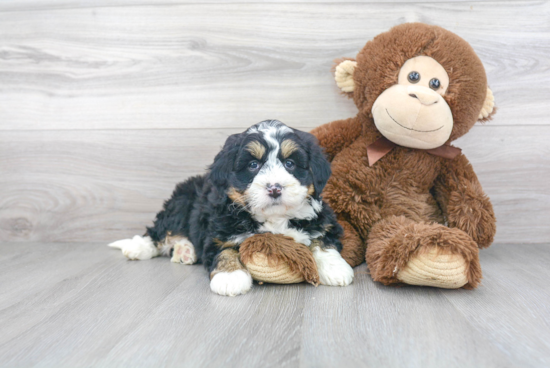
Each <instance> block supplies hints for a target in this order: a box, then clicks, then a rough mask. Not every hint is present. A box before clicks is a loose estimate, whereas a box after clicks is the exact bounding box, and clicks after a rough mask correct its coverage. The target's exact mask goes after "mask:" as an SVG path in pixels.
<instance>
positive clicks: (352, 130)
mask: <svg viewBox="0 0 550 368" xmlns="http://www.w3.org/2000/svg"><path fill="white" fill-rule="evenodd" d="M361 131H362V126H361V122H360V121H359V119H357V118H349V119H345V120H336V121H333V122H332V123H328V124H324V125H321V126H320V127H317V128H315V129H313V130H312V131H311V134H313V135H314V136H315V137H317V139H318V140H319V144H320V145H321V147H323V148H324V149H325V153H326V155H327V159H328V160H329V161H332V159H333V158H334V156H336V155H337V154H338V152H340V151H341V150H343V149H344V148H346V147H347V146H349V145H350V144H352V143H353V142H354V141H355V140H356V139H357V137H359V136H360V135H361Z"/></svg>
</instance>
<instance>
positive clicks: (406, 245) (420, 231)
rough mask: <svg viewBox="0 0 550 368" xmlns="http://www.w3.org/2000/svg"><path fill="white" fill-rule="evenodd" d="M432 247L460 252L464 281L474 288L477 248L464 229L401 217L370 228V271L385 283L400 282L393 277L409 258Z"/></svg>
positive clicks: (476, 282) (368, 259) (394, 217)
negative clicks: (464, 274)
mask: <svg viewBox="0 0 550 368" xmlns="http://www.w3.org/2000/svg"><path fill="white" fill-rule="evenodd" d="M433 247H436V248H438V250H439V251H440V252H441V253H444V254H449V253H452V254H460V255H461V256H462V257H463V258H464V260H465V261H466V264H467V265H468V270H467V277H468V284H466V285H465V286H464V287H465V288H475V287H476V286H477V285H478V283H479V280H480V279H481V268H480V266H479V257H478V253H479V252H478V248H477V245H476V243H475V242H474V241H473V240H472V238H470V237H469V236H468V234H466V233H465V232H464V231H462V230H460V229H456V228H448V227H446V226H443V225H439V224H434V223H426V222H415V221H412V220H410V219H408V218H406V217H405V216H392V217H389V218H386V219H384V220H382V221H380V222H378V223H377V224H376V225H374V226H373V227H372V230H371V233H370V236H369V247H368V249H367V263H368V265H369V269H370V272H371V274H375V275H377V281H380V282H382V283H383V284H385V285H389V284H394V283H400V282H401V281H399V280H398V279H397V277H396V275H397V273H398V272H399V270H401V269H403V268H404V267H405V266H406V265H407V263H408V261H409V259H410V258H411V257H412V256H413V255H415V254H419V253H422V252H427V251H429V250H430V248H433Z"/></svg>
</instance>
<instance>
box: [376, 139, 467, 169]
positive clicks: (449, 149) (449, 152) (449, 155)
mask: <svg viewBox="0 0 550 368" xmlns="http://www.w3.org/2000/svg"><path fill="white" fill-rule="evenodd" d="M394 147H397V144H395V143H393V142H392V141H390V140H388V139H387V138H386V137H380V138H378V139H377V140H376V141H374V143H371V144H369V145H368V146H367V157H368V159H369V166H372V165H374V163H375V162H376V161H378V160H380V159H381V158H382V157H384V156H385V155H386V154H387V153H389V152H390V151H391V150H392V149H393V148H394ZM425 151H426V152H428V153H429V154H430V155H434V156H439V157H443V158H446V159H449V160H452V159H454V158H455V157H456V156H458V155H459V154H460V152H462V150H461V149H460V148H457V147H453V146H449V145H443V146H439V147H437V148H432V149H429V150H425Z"/></svg>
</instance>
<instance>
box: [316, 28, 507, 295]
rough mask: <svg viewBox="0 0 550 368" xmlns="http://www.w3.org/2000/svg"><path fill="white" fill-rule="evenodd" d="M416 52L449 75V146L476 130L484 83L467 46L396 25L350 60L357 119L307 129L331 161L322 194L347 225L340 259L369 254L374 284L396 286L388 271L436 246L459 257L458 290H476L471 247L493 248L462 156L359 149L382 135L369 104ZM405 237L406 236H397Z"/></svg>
mask: <svg viewBox="0 0 550 368" xmlns="http://www.w3.org/2000/svg"><path fill="white" fill-rule="evenodd" d="M419 55H426V56H430V57H432V58H434V59H435V60H437V61H438V62H439V63H440V64H441V65H442V66H443V67H444V68H445V70H446V71H447V73H448V75H449V78H450V84H449V87H448V89H447V92H446V94H445V95H444V99H445V101H446V102H447V103H448V104H449V106H450V107H451V110H452V113H453V119H454V127H453V131H452V133H451V137H450V139H449V142H450V141H453V140H455V139H456V138H458V137H460V136H462V135H464V134H465V133H467V132H468V131H469V130H470V128H471V127H472V126H473V125H474V124H475V122H476V121H477V117H478V115H479V113H480V111H481V108H482V106H483V102H484V100H485V95H486V91H487V79H486V76H485V70H484V68H483V65H482V64H481V61H480V60H479V58H478V57H477V55H476V54H475V52H474V51H473V49H472V48H471V47H470V45H469V44H468V43H467V42H466V41H464V40H462V39H461V38H460V37H458V36H457V35H455V34H453V33H451V32H449V31H446V30H444V29H442V28H440V27H437V26H430V25H425V24H419V23H409V24H403V25H400V26H397V27H394V28H393V29H391V30H390V31H389V32H386V33H383V34H380V35H379V36H377V37H375V38H374V39H373V40H372V41H369V42H368V43H367V44H366V46H365V47H364V48H363V50H361V52H360V53H359V54H358V56H357V67H356V70H355V72H354V81H355V91H354V92H353V95H352V97H353V99H354V101H355V103H356V105H357V107H358V108H359V113H358V115H357V116H356V117H354V118H350V119H346V120H339V121H335V122H332V123H329V124H325V125H323V126H320V127H318V128H316V129H314V130H313V131H312V133H313V134H314V135H315V136H316V137H317V138H318V140H319V142H320V144H321V146H323V147H324V148H325V150H326V152H327V155H328V157H329V159H330V160H332V177H331V178H330V180H329V182H328V184H327V186H326V187H325V190H324V192H323V198H324V199H325V200H326V201H327V202H328V203H329V204H330V205H331V207H332V208H333V209H334V211H335V212H336V213H337V215H338V218H339V222H340V224H341V225H342V226H343V227H344V229H345V236H344V238H343V241H342V244H343V247H344V248H343V251H342V256H343V257H344V259H346V261H348V263H350V264H351V265H352V266H356V265H358V264H359V263H361V262H363V260H364V256H365V251H364V249H365V248H367V252H366V256H367V263H368V265H369V268H370V271H371V275H372V277H373V279H374V280H375V281H381V282H383V283H385V284H387V283H393V282H397V281H396V280H397V279H396V278H395V275H394V270H395V267H396V266H397V267H398V268H399V267H402V266H403V265H405V264H406V263H407V261H408V260H409V259H410V257H411V256H412V255H414V254H416V252H420V251H425V250H426V249H429V248H430V247H442V248H446V249H448V250H450V251H451V252H453V253H455V254H461V255H462V256H463V257H464V258H465V259H466V261H467V262H468V263H469V271H468V281H469V283H468V284H467V285H466V287H476V286H477V285H478V283H479V280H480V279H481V269H480V266H479V260H478V256H477V252H478V251H477V247H487V246H489V245H490V244H491V242H492V240H493V237H494V234H495V231H496V225H495V216H494V213H493V208H492V205H491V203H490V201H489V199H488V198H487V196H486V195H485V194H484V192H483V190H482V188H481V185H480V184H479V181H478V179H477V177H476V175H475V173H474V171H473V168H472V166H471V165H470V163H469V162H468V160H467V159H466V157H465V156H464V155H459V156H458V157H456V158H455V159H453V160H450V159H445V158H442V157H437V156H433V155H430V154H428V153H427V152H425V151H423V150H417V149H410V148H406V147H400V146H397V147H395V148H394V149H393V150H392V151H391V152H390V153H388V154H387V155H385V156H384V157H382V158H381V159H380V161H378V162H376V164H374V165H373V166H372V167H369V165H368V158H367V146H368V145H369V144H371V143H373V142H374V141H376V140H377V139H378V138H380V137H381V134H380V133H379V132H378V130H377V129H376V126H375V125H374V121H373V119H372V113H371V109H372V105H373V103H374V101H375V100H376V98H377V97H378V96H379V95H380V94H381V93H382V92H383V91H384V90H385V89H387V88H388V87H390V86H392V85H394V84H396V83H397V76H398V73H399V70H400V68H401V66H402V65H403V64H404V63H405V61H407V60H408V59H410V58H412V57H415V56H419ZM489 118H490V117H489ZM445 224H446V225H447V226H448V227H447V226H444V225H445ZM405 234H411V238H410V239H409V238H407V239H405ZM473 244H474V245H476V247H475V249H472V245H473Z"/></svg>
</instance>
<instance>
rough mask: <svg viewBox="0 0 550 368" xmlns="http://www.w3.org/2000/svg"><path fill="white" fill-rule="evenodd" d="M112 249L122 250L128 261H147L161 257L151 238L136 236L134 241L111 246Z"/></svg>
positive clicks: (130, 240)
mask: <svg viewBox="0 0 550 368" xmlns="http://www.w3.org/2000/svg"><path fill="white" fill-rule="evenodd" d="M109 246H110V247H113V248H119V249H122V254H124V255H125V256H126V257H127V258H128V259H131V260H138V259H139V260H145V259H151V258H153V257H156V256H158V255H159V251H158V249H157V247H155V245H154V244H153V241H152V240H151V238H150V237H148V236H146V237H141V236H139V235H136V236H134V237H133V238H132V239H124V240H119V241H116V242H113V243H111V244H109Z"/></svg>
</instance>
